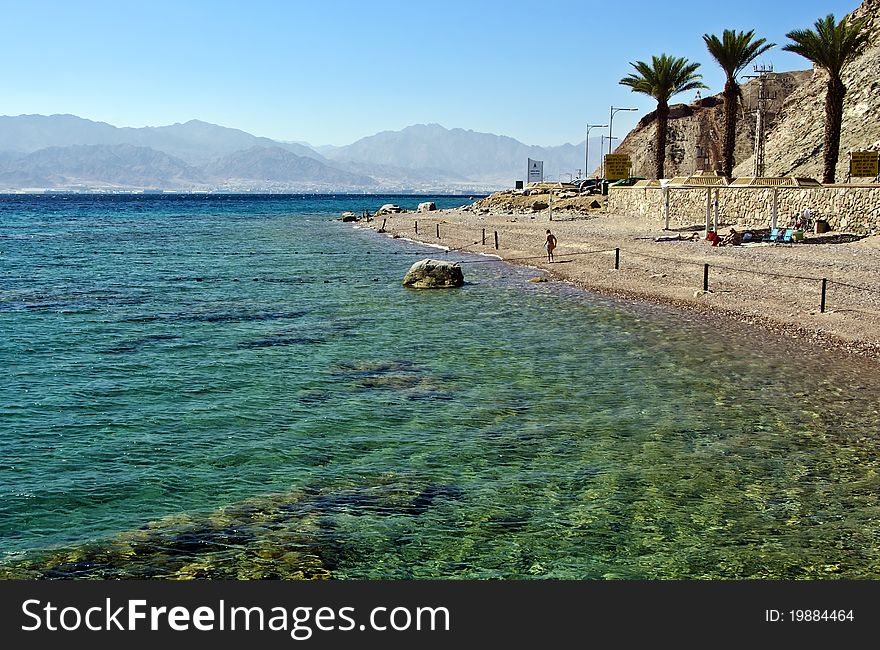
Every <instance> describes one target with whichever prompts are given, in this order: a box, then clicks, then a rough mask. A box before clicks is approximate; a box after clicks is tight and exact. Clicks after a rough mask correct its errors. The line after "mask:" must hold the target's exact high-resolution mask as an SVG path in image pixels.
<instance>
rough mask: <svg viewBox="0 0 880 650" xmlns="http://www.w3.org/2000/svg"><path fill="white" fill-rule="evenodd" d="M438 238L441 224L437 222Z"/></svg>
mask: <svg viewBox="0 0 880 650" xmlns="http://www.w3.org/2000/svg"><path fill="white" fill-rule="evenodd" d="M437 239H440V224H439V223H438V224H437Z"/></svg>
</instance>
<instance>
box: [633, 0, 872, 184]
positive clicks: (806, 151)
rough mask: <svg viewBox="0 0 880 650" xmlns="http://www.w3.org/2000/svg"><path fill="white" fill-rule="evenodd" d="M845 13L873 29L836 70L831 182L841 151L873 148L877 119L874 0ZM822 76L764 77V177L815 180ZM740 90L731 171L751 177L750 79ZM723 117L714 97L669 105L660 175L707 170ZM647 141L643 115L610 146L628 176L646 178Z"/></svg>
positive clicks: (651, 124) (650, 137)
mask: <svg viewBox="0 0 880 650" xmlns="http://www.w3.org/2000/svg"><path fill="white" fill-rule="evenodd" d="M850 15H851V16H852V17H855V18H860V17H867V18H868V20H869V22H870V23H871V24H872V25H873V26H874V29H875V41H874V44H873V45H872V46H871V47H869V48H868V49H867V50H866V51H865V52H864V53H863V54H862V56H861V57H859V59H858V60H856V61H855V62H853V63H852V64H850V66H849V67H848V68H846V69H845V70H844V75H843V79H844V83H845V84H846V86H847V88H848V93H847V95H846V99H845V100H844V110H843V129H842V132H841V142H840V159H839V163H838V166H837V177H838V180H843V179H844V178H845V177H846V173H847V170H848V161H849V151H851V150H855V149H858V150H862V149H880V120H878V118H877V116H878V115H880V42H878V41H877V38H876V35H877V34H878V33H880V0H865V1H864V2H863V3H862V4H861V5H860V6H859V7H858V8H857V9H856V10H855V11H853V13H852V14H850ZM815 18H819V16H815V17H814V18H813V19H809V20H803V21H801V22H803V23H804V24H803V25H793V26H792V29H794V28H797V27H811V26H812V21H813V20H814V19H815ZM838 18H839V17H838ZM707 56H708V55H707ZM804 62H805V63H807V61H806V60H804ZM705 65H711V63H709V62H706V63H705ZM826 80H827V75H826V73H824V72H823V71H821V70H805V71H796V72H783V73H771V74H770V75H768V91H769V93H770V95H771V97H774V98H773V99H772V101H770V102H769V106H768V110H769V114H768V121H767V130H766V132H765V133H766V145H765V148H764V165H765V174H766V175H768V176H788V175H794V176H806V177H812V178H821V176H822V140H823V134H824V120H825V83H826ZM742 91H743V105H742V107H741V110H740V115H739V120H738V121H737V141H736V151H735V160H736V162H737V164H736V167H735V169H734V174H735V175H736V176H751V175H752V170H753V166H754V155H753V154H754V143H755V113H754V111H753V110H752V109H753V108H754V107H755V104H756V100H757V94H758V82H757V80H756V79H752V80H750V81H749V82H748V83H746V84H744V85H743V87H742ZM723 115H724V100H723V99H722V97H721V96H720V94H719V95H713V96H711V97H706V98H704V99H702V100H699V101H695V102H693V103H691V104H675V105H673V106H672V107H671V115H670V119H669V140H668V145H667V152H666V176H667V177H672V176H681V175H687V174H690V173H692V172H693V171H695V170H698V169H710V170H711V169H715V167H716V164H717V162H718V161H719V160H720V158H721V139H722V133H723V131H722V125H723V119H724V118H723ZM655 138H656V117H655V115H654V113H649V114H648V115H646V116H645V117H644V118H642V120H641V121H640V122H639V123H638V125H637V126H636V128H635V129H633V130H632V131H631V132H630V133H629V134H628V135H627V136H626V138H624V140H623V142H622V143H621V144H620V147H618V149H617V151H618V153H627V154H630V156H631V157H632V159H633V173H634V175H638V176H647V177H649V178H653V177H654V164H653V157H654V154H653V147H654V141H655Z"/></svg>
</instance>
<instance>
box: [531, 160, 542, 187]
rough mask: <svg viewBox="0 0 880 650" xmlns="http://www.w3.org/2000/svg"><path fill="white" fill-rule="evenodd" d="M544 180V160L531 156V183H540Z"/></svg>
mask: <svg viewBox="0 0 880 650" xmlns="http://www.w3.org/2000/svg"><path fill="white" fill-rule="evenodd" d="M543 180H544V161H543V160H532V159H531V158H529V183H540V182H542V181H543Z"/></svg>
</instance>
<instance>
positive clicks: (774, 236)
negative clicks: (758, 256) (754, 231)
mask: <svg viewBox="0 0 880 650" xmlns="http://www.w3.org/2000/svg"><path fill="white" fill-rule="evenodd" d="M781 238H782V233H781V232H780V231H779V228H774V229H773V230H771V231H770V234H769V235H767V236H766V237H764V239H762V240H761V241H769V242H773V243H774V244H775V243H776V242H778V241H779V240H780V239H781Z"/></svg>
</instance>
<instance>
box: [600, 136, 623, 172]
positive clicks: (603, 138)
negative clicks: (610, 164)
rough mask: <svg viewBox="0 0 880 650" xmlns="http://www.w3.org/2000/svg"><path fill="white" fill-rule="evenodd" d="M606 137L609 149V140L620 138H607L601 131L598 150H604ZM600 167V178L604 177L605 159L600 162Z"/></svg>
mask: <svg viewBox="0 0 880 650" xmlns="http://www.w3.org/2000/svg"><path fill="white" fill-rule="evenodd" d="M606 138H607V139H608V141H609V144H608V149H609V150H610V149H611V143H610V142H611V140H620V138H618V137H617V136H614V137H613V138H608V136H607V135H605V134H604V133H603V134H602V139H601V140H600V141H599V151H605V139H606ZM601 167H602V178H605V161H604V160H603V161H602V163H601Z"/></svg>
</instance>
